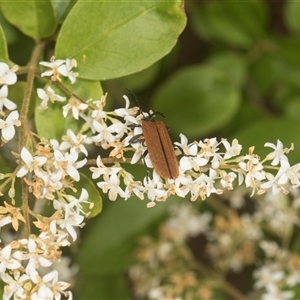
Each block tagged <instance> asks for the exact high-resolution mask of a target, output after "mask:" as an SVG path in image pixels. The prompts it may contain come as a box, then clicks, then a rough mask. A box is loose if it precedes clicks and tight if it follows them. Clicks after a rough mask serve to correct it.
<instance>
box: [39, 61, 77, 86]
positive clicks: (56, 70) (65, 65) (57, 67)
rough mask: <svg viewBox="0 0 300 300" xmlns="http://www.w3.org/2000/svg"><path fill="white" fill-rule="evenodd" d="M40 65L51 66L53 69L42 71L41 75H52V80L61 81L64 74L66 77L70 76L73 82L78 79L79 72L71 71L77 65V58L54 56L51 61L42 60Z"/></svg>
mask: <svg viewBox="0 0 300 300" xmlns="http://www.w3.org/2000/svg"><path fill="white" fill-rule="evenodd" d="M40 65H42V66H45V67H49V68H51V70H48V71H46V72H44V73H42V74H41V76H42V77H44V76H51V79H52V80H58V81H61V79H60V75H63V76H65V77H68V78H69V79H70V81H71V83H72V84H73V83H74V82H75V81H76V76H78V74H77V73H74V72H73V71H71V70H72V68H73V67H76V66H77V62H76V60H75V59H66V60H63V59H58V60H55V58H54V57H52V58H51V60H50V62H44V61H42V62H40Z"/></svg>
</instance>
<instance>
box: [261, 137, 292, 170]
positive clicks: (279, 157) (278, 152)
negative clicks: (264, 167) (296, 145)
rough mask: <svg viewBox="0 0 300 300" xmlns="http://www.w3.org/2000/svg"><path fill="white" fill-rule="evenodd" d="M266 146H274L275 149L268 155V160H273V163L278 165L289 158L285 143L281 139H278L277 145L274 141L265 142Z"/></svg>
mask: <svg viewBox="0 0 300 300" xmlns="http://www.w3.org/2000/svg"><path fill="white" fill-rule="evenodd" d="M265 147H270V148H273V149H274V151H273V152H271V153H269V154H268V155H267V157H266V159H267V160H272V162H271V165H272V166H277V165H278V164H279V163H281V162H282V161H287V160H288V158H287V157H286V155H284V153H286V151H287V150H286V149H284V148H283V144H282V142H281V141H280V140H277V145H274V144H272V143H265Z"/></svg>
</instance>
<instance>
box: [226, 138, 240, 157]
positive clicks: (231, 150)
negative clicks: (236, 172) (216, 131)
mask: <svg viewBox="0 0 300 300" xmlns="http://www.w3.org/2000/svg"><path fill="white" fill-rule="evenodd" d="M222 144H223V145H224V147H225V149H226V153H225V155H224V159H229V158H231V157H234V156H237V155H239V154H240V152H241V150H242V146H241V145H240V144H239V143H238V140H237V139H234V140H233V141H232V143H231V145H230V144H229V142H228V141H227V140H222Z"/></svg>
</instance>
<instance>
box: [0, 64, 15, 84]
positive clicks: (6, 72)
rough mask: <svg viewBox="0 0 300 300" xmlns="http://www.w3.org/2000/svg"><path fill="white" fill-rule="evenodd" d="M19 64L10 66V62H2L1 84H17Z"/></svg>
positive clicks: (0, 68) (0, 71) (0, 70)
mask: <svg viewBox="0 0 300 300" xmlns="http://www.w3.org/2000/svg"><path fill="white" fill-rule="evenodd" d="M17 70H18V67H17V66H14V67H12V68H11V69H10V68H9V66H8V64H6V63H4V62H0V84H8V85H10V84H15V83H16V82H17V75H16V73H15V72H16V71H17Z"/></svg>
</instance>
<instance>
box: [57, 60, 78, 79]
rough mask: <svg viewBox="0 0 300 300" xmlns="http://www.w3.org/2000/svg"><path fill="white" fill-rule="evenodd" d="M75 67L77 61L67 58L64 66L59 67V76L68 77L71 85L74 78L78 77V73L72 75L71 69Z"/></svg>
mask: <svg viewBox="0 0 300 300" xmlns="http://www.w3.org/2000/svg"><path fill="white" fill-rule="evenodd" d="M76 67H77V61H76V60H75V59H69V58H67V59H66V61H65V64H62V65H60V67H59V68H58V71H59V73H60V74H61V75H63V76H65V77H68V78H69V79H70V81H71V83H72V84H73V83H75V81H76V77H77V76H78V73H74V72H73V71H72V69H73V68H76Z"/></svg>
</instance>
